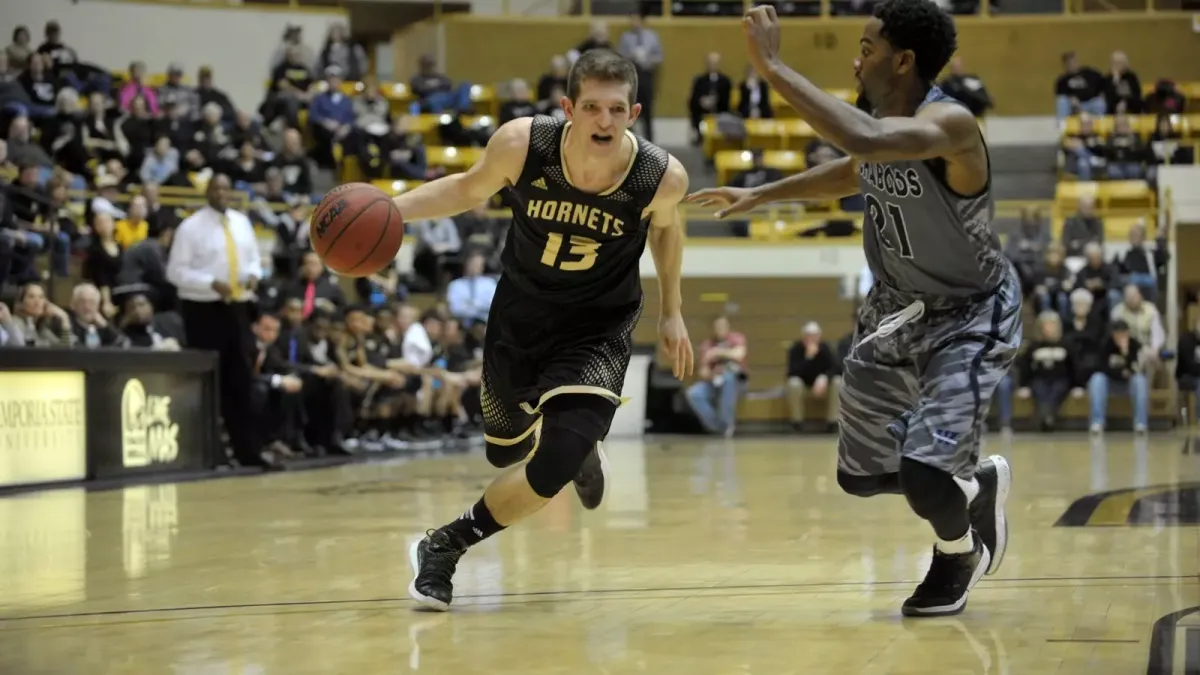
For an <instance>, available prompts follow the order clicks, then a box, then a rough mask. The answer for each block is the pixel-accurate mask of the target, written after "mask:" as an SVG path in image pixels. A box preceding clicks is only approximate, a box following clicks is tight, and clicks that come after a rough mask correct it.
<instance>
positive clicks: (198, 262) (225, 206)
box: [167, 174, 275, 468]
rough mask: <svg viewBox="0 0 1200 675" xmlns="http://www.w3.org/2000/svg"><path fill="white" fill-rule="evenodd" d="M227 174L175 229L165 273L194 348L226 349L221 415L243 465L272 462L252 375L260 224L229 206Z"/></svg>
mask: <svg viewBox="0 0 1200 675" xmlns="http://www.w3.org/2000/svg"><path fill="white" fill-rule="evenodd" d="M229 191H230V183H229V177H228V176H225V175H223V174H216V175H214V176H213V177H212V180H211V181H210V182H209V184H208V191H207V192H206V193H205V197H206V198H207V199H208V205H207V206H205V207H204V208H202V209H200V210H199V211H197V212H196V213H194V214H192V215H191V216H188V218H187V219H186V220H184V221H183V222H182V223H180V225H179V227H178V228H177V229H176V231H175V240H174V242H173V243H172V245H171V254H170V258H169V260H168V261H167V279H168V280H169V281H170V282H171V283H172V284H175V287H176V288H177V289H179V309H180V314H182V315H183V324H184V330H185V332H186V334H187V340H188V346H189V347H191V348H193V349H204V350H210V351H215V352H217V353H218V354H219V355H220V373H219V375H220V396H221V416H222V417H223V418H224V419H225V428H226V430H227V431H228V432H229V441H230V444H231V445H232V446H233V452H234V456H235V458H236V459H237V461H238V463H239V464H242V465H243V466H264V467H268V468H273V465H274V463H275V458H274V457H273V456H272V455H270V454H268V453H265V452H264V451H263V442H262V436H261V433H260V429H259V427H258V423H257V421H256V420H255V419H254V416H253V413H252V411H253V406H252V405H251V400H250V391H251V387H252V383H253V379H254V370H255V366H256V364H255V359H256V355H257V350H256V349H255V341H254V334H253V333H252V332H251V324H252V323H253V317H252V312H253V307H254V300H255V296H254V289H255V288H256V287H257V286H258V282H259V280H260V279H261V278H262V276H263V271H262V263H261V260H260V258H259V251H258V240H257V239H256V238H255V236H254V226H252V225H251V224H250V220H249V219H248V218H247V217H246V216H245V215H243V214H241V213H239V212H238V211H235V210H234V209H231V208H229Z"/></svg>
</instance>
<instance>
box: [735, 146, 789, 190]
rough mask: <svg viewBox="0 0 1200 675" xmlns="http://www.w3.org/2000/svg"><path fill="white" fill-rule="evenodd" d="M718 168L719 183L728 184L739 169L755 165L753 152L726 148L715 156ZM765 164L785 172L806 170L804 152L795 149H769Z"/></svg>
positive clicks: (764, 160)
mask: <svg viewBox="0 0 1200 675" xmlns="http://www.w3.org/2000/svg"><path fill="white" fill-rule="evenodd" d="M714 164H715V165H716V168H717V185H728V184H729V181H731V180H733V177H734V175H735V174H737V173H738V172H739V171H745V170H747V169H749V168H750V167H751V166H752V165H753V154H752V153H751V152H750V151H749V150H724V151H722V152H719V153H717V155H716V157H715V158H714ZM763 164H765V165H766V166H769V167H772V168H776V169H779V170H780V171H783V172H784V173H788V174H791V173H796V172H797V171H803V170H804V154H803V153H800V152H795V151H793V150H767V151H766V152H764V153H763Z"/></svg>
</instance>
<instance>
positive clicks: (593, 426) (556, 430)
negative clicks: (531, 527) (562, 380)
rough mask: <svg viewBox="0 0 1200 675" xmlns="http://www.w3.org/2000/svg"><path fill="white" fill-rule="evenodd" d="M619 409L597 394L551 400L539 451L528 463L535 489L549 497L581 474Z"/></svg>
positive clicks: (527, 471) (546, 408)
mask: <svg viewBox="0 0 1200 675" xmlns="http://www.w3.org/2000/svg"><path fill="white" fill-rule="evenodd" d="M615 411H616V405H614V404H613V403H612V402H611V401H608V400H607V399H605V398H602V397H600V396H596V395H594V394H561V395H559V396H555V397H553V398H551V399H550V400H549V401H547V402H546V403H545V405H543V406H542V437H541V440H540V441H538V450H537V452H536V453H534V455H533V458H532V459H530V460H529V463H528V464H526V465H525V477H526V479H528V480H529V486H530V487H531V488H533V491H534V492H536V493H537V494H538V495H539V496H542V497H545V498H546V499H549V498H551V497H553V496H554V495H556V494H558V491H559V490H561V489H563V487H565V486H566V484H567V483H569V482H571V481H572V480H573V479H574V478H575V476H577V475H579V469H580V467H582V466H583V462H584V460H585V459H587V456H588V454H590V453H591V452H592V450H593V449H594V448H595V447H596V443H597V442H599V441H600V440H602V439H603V438H604V435H605V434H606V433H608V425H609V423H610V422H611V421H612V415H613V413H614V412H615Z"/></svg>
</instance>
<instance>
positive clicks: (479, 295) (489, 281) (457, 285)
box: [446, 251, 496, 328]
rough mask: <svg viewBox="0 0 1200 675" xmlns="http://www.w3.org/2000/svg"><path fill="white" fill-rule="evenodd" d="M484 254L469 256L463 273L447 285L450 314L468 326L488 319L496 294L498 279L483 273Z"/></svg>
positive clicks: (474, 253)
mask: <svg viewBox="0 0 1200 675" xmlns="http://www.w3.org/2000/svg"><path fill="white" fill-rule="evenodd" d="M483 267H484V259H483V254H482V253H479V252H478V251H476V252H473V253H471V254H470V255H469V256H467V262H466V263H465V264H464V265H463V275H462V276H461V277H460V278H458V279H455V280H454V281H451V282H450V285H449V286H447V287H446V304H447V305H449V308H450V315H451V316H453V317H454V318H456V319H458V320H459V321H462V322H463V325H464V326H465V327H467V328H470V327H471V324H473V323H475V322H476V321H487V318H488V311H489V310H490V309H491V308H492V296H494V295H495V294H496V280H495V279H494V278H492V277H486V276H484V275H483Z"/></svg>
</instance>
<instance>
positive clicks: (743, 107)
mask: <svg viewBox="0 0 1200 675" xmlns="http://www.w3.org/2000/svg"><path fill="white" fill-rule="evenodd" d="M738 90H739V92H740V93H739V95H738V114H739V115H741V116H742V118H743V119H750V118H751V117H753V115H751V114H750V113H751V110H750V87H749V86H747V83H745V82H742V83H741V84H740V85H738ZM756 109H757V110H758V117H759V118H760V119H770V118H772V117H775V111H774V110H772V108H771V87H770V85H768V84H767V83H766V82H764V81H763V80H759V81H758V106H757V108H756Z"/></svg>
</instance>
